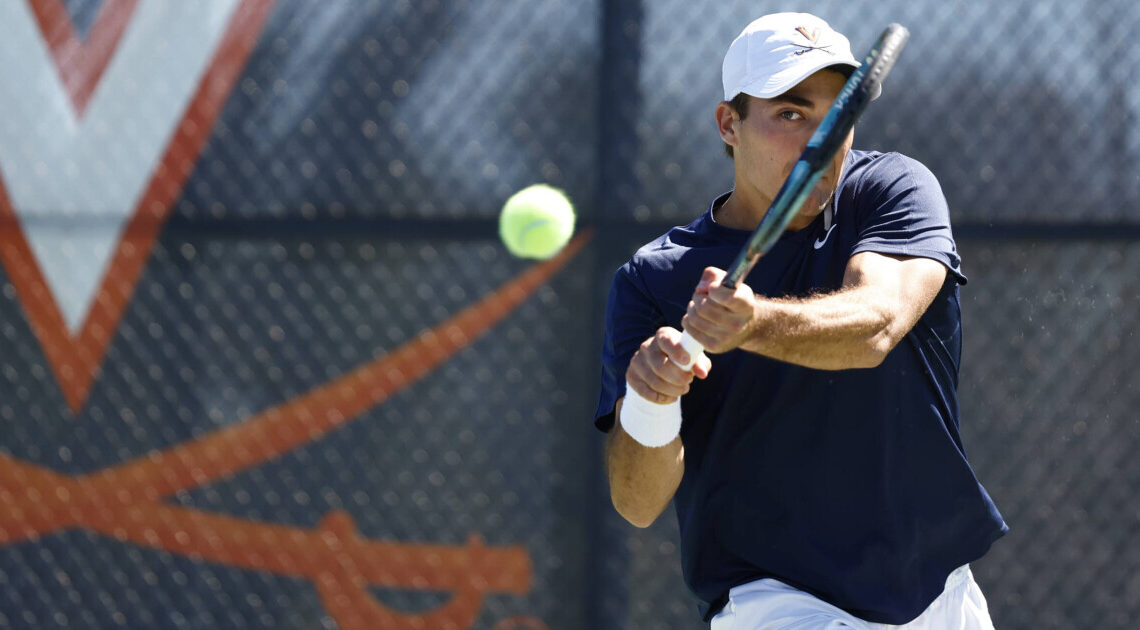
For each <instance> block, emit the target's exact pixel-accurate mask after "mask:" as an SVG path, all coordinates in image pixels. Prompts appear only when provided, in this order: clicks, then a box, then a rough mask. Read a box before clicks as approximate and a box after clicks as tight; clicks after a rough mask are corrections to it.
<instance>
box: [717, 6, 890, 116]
mask: <svg viewBox="0 0 1140 630" xmlns="http://www.w3.org/2000/svg"><path fill="white" fill-rule="evenodd" d="M836 65H840V66H848V67H850V68H851V69H855V68H858V67H859V66H860V65H862V64H860V63H859V62H858V61H856V60H855V57H854V56H853V55H852V54H851V43H850V42H848V41H847V38H846V37H844V36H843V35H842V34H841V33H839V32H838V31H836V30H835V29H833V28H831V26H829V25H828V23H827V22H825V21H823V20H821V19H820V18H818V17H816V16H814V15H811V14H810V13H772V14H769V15H765V16H763V17H761V18H757V19H756V20H754V21H753V22H752V23H751V24H749V25H748V26H746V27H745V28H744V30H743V31H741V33H740V35H738V36H737V37H736V39H734V40H732V44H731V45H730V46H729V47H728V52H727V53H725V55H724V65H723V66H722V67H721V81H722V82H723V83H724V100H726V101H731V100H732V99H733V98H735V97H736V95H737V94H740V93H741V92H743V93H745V94H750V95H752V96H755V97H758V98H772V97H774V96H779V95H780V94H783V93H784V92H787V91H788V90H790V89H791V88H792V87H793V86H795V85H797V84H798V83H799V82H800V81H803V80H804V79H806V78H808V77H809V76H811V75H812V74H814V73H815V72H817V71H819V70H822V69H824V68H826V67H828V66H836ZM874 96H875V97H877V96H878V93H876V94H875V95H874Z"/></svg>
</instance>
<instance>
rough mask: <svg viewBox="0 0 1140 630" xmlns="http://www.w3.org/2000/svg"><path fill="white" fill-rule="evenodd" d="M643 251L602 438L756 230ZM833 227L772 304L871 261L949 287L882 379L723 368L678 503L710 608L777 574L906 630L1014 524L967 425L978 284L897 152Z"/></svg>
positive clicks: (696, 583)
mask: <svg viewBox="0 0 1140 630" xmlns="http://www.w3.org/2000/svg"><path fill="white" fill-rule="evenodd" d="M725 199H727V195H725V196H722V197H720V198H718V199H717V200H716V201H714V202H713V204H712V206H710V208H709V210H708V211H706V212H705V213H704V214H703V215H702V216H701V217H700V218H698V219H696V220H695V221H693V222H692V223H690V224H689V225H687V226H685V227H678V228H674V229H672V230H670V231H669V232H668V233H667V234H665V235H663V236H661V237H660V238H658V239H657V240H655V241H653V242H652V243H649V244H648V245H646V246H644V247H642V248H641V249H640V250H638V252H637V253H636V254H635V255H634V257H633V259H632V260H630V262H629V263H627V264H626V265H624V266H623V267H622V268H621V269H620V270H619V271H618V272H617V274H616V276H615V278H614V284H613V288H612V289H611V292H610V296H609V303H608V305H607V310H606V334H605V343H604V347H603V357H602V360H603V374H602V387H601V396H600V399H599V401H598V410H597V414H596V421H595V423H596V425H597V426H598V428H600V429H602V430H605V431H608V430H609V429H610V428H611V427H612V426H613V423H614V413H613V412H614V406H615V404H616V401H617V399H618V398H620V397H621V396H624V395H625V370H626V368H627V367H628V365H629V361H630V358H631V357H632V356H633V354H634V352H635V351H636V350H637V348H638V345H639V344H640V343H641V342H642V341H644V340H645V339H646V338H648V337H650V336H652V335H653V334H654V332H655V331H656V330H657V329H658V328H659V327H661V326H666V325H667V326H673V327H675V328H678V329H680V328H681V317H682V316H683V315H684V314H685V309H686V306H687V304H688V302H689V300H690V298H691V296H692V293H693V289H694V287H696V285H697V282H698V280H699V279H700V276H701V272H702V270H703V269H704V268H705V267H707V266H715V267H719V268H721V269H724V268H726V267H727V266H728V265H730V264H731V262H732V260H733V259H734V257H735V256H736V255H737V253H738V252H739V251H740V248H741V247H742V246H743V245H744V242H745V240H746V239H747V238H748V235H749V232H747V231H744V230H734V229H730V228H726V227H724V226H722V225H718V224H717V223H716V222H715V221H714V220H713V214H712V213H713V209H715V208H717V207H719V205H720V204H722V203H724V201H725ZM832 209H833V212H832V215H833V217H832V218H833V221H832V223H831V226H830V229H825V223H826V221H825V219H824V213H821V214H820V216H819V217H817V218H816V220H815V222H814V223H812V224H811V225H809V226H808V227H806V228H804V229H802V230H800V231H798V232H787V233H785V234H784V235H783V236H782V237H781V238H780V240H779V241H778V242H777V243H776V245H775V246H774V247H773V248H772V249H771V250H770V251H769V252H768V253H767V254H765V255H764V256H763V257H762V258H761V259H760V261H759V263H758V264H757V265H756V267H755V269H754V270H753V271H752V272H751V274H749V276H748V277H747V279H746V283H747V284H748V286H749V287H751V288H752V290H753V291H755V292H756V293H757V294H758V295H764V296H770V297H778V296H807V295H810V294H814V293H819V292H825V291H830V290H835V289H838V288H840V286H841V284H842V282H843V273H844V270H845V268H846V266H847V262H848V259H850V258H851V257H852V256H853V255H854V254H857V253H859V252H865V251H872V252H878V253H882V254H896V255H903V256H919V257H925V258H931V259H934V260H937V261H939V262H941V263H942V264H944V265H945V266H946V267H947V269H949V273H947V279H946V282H945V283H944V284H943V287H942V289H941V291H940V292H939V293H938V296H937V297H936V298H935V299H934V302H933V303H932V304H931V306H930V307H929V308H928V309H927V311H926V312H925V313H924V314H923V316H922V318H921V319H920V320H919V322H918V323H917V325H915V327H914V328H913V329H912V330H911V331H910V332H909V333H907V335H906V337H905V338H904V339H903V340H902V341H901V342H900V343H899V344H898V345H897V346H896V347H895V349H894V350H892V351H891V352H890V354H888V355H887V357H886V358H885V359H884V361H883V362H882V364H880V365H879V366H877V367H874V368H867V369H849V370H838V371H826V370H816V369H812V368H807V367H801V366H797V365H792V364H789V363H784V362H781V361H777V360H774V359H769V358H767V357H763V356H760V355H757V354H753V353H749V352H746V351H743V350H735V351H731V352H728V353H724V354H720V355H710V358H711V359H712V366H713V367H712V371H711V373H710V374H709V377H708V378H707V379H706V380H699V379H698V380H696V381H694V382H693V385H692V388H691V390H690V393H689V394H687V395H686V396H685V397H684V398H682V412H683V415H684V424H683V426H682V429H681V439H682V441H683V443H684V445H685V473H684V476H683V478H682V480H681V484H680V487H679V488H678V489H677V493H676V495H675V496H674V504H675V506H676V510H677V518H678V519H679V522H680V530H681V562H682V568H683V572H684V576H685V581H686V582H687V583H688V585H689V587H690V588H691V589H692V590H693V591H694V592H695V593H696V594H697V596H699V597H700V598H701V599H702V600H703V601H704V602H706V603H707V604H708V610H707V613H706V618H707V616H711V615H712V614H714V613H715V612H716V611H717V610H718V609H719V608H720V607H722V606H723V605H724V602H725V600H726V598H727V592H728V590H729V589H730V588H732V587H733V586H736V585H739V584H743V583H746V582H750V581H752V580H756V579H759V578H763V577H774V578H776V579H779V580H780V581H782V582H784V583H786V584H790V585H792V586H795V587H796V588H799V589H801V590H804V591H806V592H809V593H812V594H814V595H816V596H818V597H820V598H821V599H823V600H825V601H827V602H830V603H831V604H834V605H836V606H838V607H840V608H843V609H845V610H847V611H849V612H851V613H852V614H854V615H856V616H858V617H860V618H863V619H865V620H868V621H873V622H879V623H891V624H901V623H905V622H907V621H910V620H911V619H913V618H914V617H916V616H918V615H919V614H920V613H921V612H922V611H923V610H924V609H925V608H926V607H927V605H929V604H930V602H931V601H932V600H933V599H934V598H935V597H937V596H938V594H939V593H941V591H942V589H943V586H944V583H945V580H946V577H947V575H948V574H949V573H950V572H951V571H952V570H954V569H955V568H957V567H959V566H961V565H963V564H966V563H968V562H970V561H973V560H976V559H977V558H979V557H981V556H982V555H983V554H985V552H986V551H987V550H988V549H989V547H990V545H991V544H992V543H993V542H994V541H995V540H996V539H997V538H999V537H1000V536H1001V535H1002V534H1003V533H1004V532H1005V531H1006V530H1007V527H1006V525H1005V523H1004V522H1003V521H1002V518H1001V515H1000V514H999V513H998V511H997V508H996V507H995V506H994V504H993V502H992V501H991V499H990V497H989V495H988V494H987V493H986V491H985V489H984V488H983V487H982V486H981V485H980V484H979V483H978V480H977V478H976V477H975V476H974V472H973V470H972V469H971V468H970V465H969V463H968V462H967V460H966V456H965V453H964V451H963V447H962V440H961V438H960V436H959V429H958V399H957V392H956V390H957V385H958V366H959V360H960V357H961V350H962V331H961V326H960V310H959V299H958V286H959V284H964V283H965V282H966V277H965V276H964V275H963V274H962V271H961V267H960V260H959V257H958V253H957V250H956V247H955V245H954V240H953V236H952V235H951V231H950V221H949V212H948V209H947V206H946V201H945V198H944V196H943V194H942V190H941V188H940V187H939V185H938V182H937V180H936V179H935V177H934V175H933V174H932V173H931V172H930V171H929V170H928V169H926V168H925V167H924V166H923V165H922V164H920V163H918V162H916V161H914V160H912V159H910V158H907V157H905V156H902V155H899V154H897V153H887V154H882V153H874V152H863V151H852V152H851V153H850V154H849V155H848V157H847V161H846V162H845V166H844V171H843V175H842V178H841V180H840V184H839V187H838V190H837V192H836V197H835V200H834V203H833V205H832Z"/></svg>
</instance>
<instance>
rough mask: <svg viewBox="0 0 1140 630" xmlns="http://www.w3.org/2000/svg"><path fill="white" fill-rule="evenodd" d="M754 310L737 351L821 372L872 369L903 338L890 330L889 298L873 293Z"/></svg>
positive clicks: (864, 290) (766, 302) (766, 303)
mask: <svg viewBox="0 0 1140 630" xmlns="http://www.w3.org/2000/svg"><path fill="white" fill-rule="evenodd" d="M757 308H758V309H761V310H762V313H761V314H760V316H759V317H757V318H756V320H755V323H754V325H753V327H752V329H751V330H750V331H749V334H748V337H747V340H746V341H745V342H744V343H743V344H741V348H743V349H744V350H747V351H749V352H755V353H757V354H762V355H764V356H767V357H771V358H773V359H778V360H781V361H786V362H788V363H795V364H797V365H803V366H806V367H811V368H816V369H821V370H845V369H850V368H863V367H874V366H876V365H878V364H879V363H881V362H882V360H883V358H884V357H885V356H886V355H887V353H888V352H890V350H891V348H893V347H894V344H895V343H896V342H897V341H898V338H901V336H902V334H905V331H896V330H893V328H892V324H893V323H894V321H893V320H894V318H893V317H892V308H891V306H890V304H889V298H888V296H886V295H884V292H883V291H881V290H879V289H877V288H873V287H859V288H852V289H845V290H840V291H837V292H835V293H828V294H825V295H818V296H813V297H808V298H778V299H760V300H759V302H758V304H757Z"/></svg>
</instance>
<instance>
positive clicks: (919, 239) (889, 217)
mask: <svg viewBox="0 0 1140 630" xmlns="http://www.w3.org/2000/svg"><path fill="white" fill-rule="evenodd" d="M858 186H859V189H858V191H857V194H856V199H857V202H856V216H857V219H858V223H859V224H858V228H857V229H858V235H857V240H856V243H855V248H854V250H853V251H852V252H851V253H852V255H854V254H857V253H860V252H865V251H872V252H877V253H880V254H892V255H898V256H921V257H924V258H931V259H934V260H937V261H938V262H941V263H942V264H943V265H945V266H946V268H947V269H949V270H950V272H951V273H952V274H953V275H954V276H955V278H957V280H958V283H959V284H965V283H966V276H965V275H964V274H963V273H962V260H961V258H960V257H959V256H958V249H957V246H956V245H955V243H954V236H953V233H952V232H951V229H950V209H949V207H948V205H947V203H946V197H945V195H943V193H942V187H941V186H940V185H939V184H938V180H937V178H935V176H934V174H933V173H931V172H930V169H928V168H926V167H925V166H924V165H922V164H921V163H920V162H918V161H916V160H913V159H911V158H908V157H906V156H903V155H900V154H898V153H890V154H885V155H883V156H882V157H881V158H880V159H879V160H876V162H875V163H874V164H873V165H871V166H870V167H869V168H867V169H866V171H865V172H864V173H863V176H862V177H861V178H860V181H859V184H858Z"/></svg>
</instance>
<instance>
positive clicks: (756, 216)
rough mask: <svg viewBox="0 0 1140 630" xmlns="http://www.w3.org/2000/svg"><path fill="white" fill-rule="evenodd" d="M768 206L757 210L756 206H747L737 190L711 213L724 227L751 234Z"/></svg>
mask: <svg viewBox="0 0 1140 630" xmlns="http://www.w3.org/2000/svg"><path fill="white" fill-rule="evenodd" d="M769 205H771V204H765V205H764V206H763V207H762V208H759V209H757V208H758V204H749V203H748V202H747V201H746V200H745V199H744V196H743V195H742V194H741V193H740V191H739V190H734V191H732V194H730V195H729V196H728V199H727V200H726V201H725V202H724V203H723V204H721V206H720V207H719V208H717V209H716V210H715V211H713V218H714V219H715V220H716V222H717V223H718V224H720V225H723V226H724V227H727V228H732V229H734V230H747V231H749V232H751V231H752V230H755V229H756V226H758V225H760V220H761V219H763V218H764V215H765V214H766V213H767V212H768V206H769Z"/></svg>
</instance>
